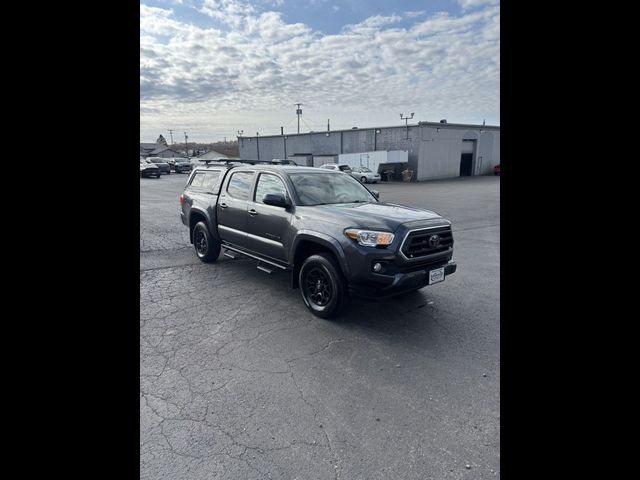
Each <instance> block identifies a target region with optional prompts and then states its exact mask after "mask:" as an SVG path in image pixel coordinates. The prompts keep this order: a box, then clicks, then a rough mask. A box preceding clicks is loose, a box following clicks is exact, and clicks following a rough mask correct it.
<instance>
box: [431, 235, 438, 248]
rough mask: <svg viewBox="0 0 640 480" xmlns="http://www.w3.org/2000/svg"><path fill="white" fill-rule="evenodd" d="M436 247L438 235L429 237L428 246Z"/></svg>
mask: <svg viewBox="0 0 640 480" xmlns="http://www.w3.org/2000/svg"><path fill="white" fill-rule="evenodd" d="M438 245H440V235H431V236H430V237H429V246H430V247H431V248H436V247H437V246H438Z"/></svg>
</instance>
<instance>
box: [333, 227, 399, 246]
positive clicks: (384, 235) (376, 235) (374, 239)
mask: <svg viewBox="0 0 640 480" xmlns="http://www.w3.org/2000/svg"><path fill="white" fill-rule="evenodd" d="M344 234H345V235H346V236H347V237H349V238H351V239H353V240H356V241H357V242H358V243H359V244H360V245H363V246H365V247H375V246H377V245H389V244H390V243H391V242H393V238H394V235H393V233H389V232H374V231H371V230H358V229H356V228H350V229H348V230H345V231H344Z"/></svg>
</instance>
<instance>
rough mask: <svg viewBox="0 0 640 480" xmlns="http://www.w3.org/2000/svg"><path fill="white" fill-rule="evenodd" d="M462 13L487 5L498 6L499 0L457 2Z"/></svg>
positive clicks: (465, 0)
mask: <svg viewBox="0 0 640 480" xmlns="http://www.w3.org/2000/svg"><path fill="white" fill-rule="evenodd" d="M458 3H459V4H460V6H461V7H462V10H463V11H466V10H470V9H472V8H477V7H483V6H487V5H499V4H500V0H458Z"/></svg>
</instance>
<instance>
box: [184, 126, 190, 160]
mask: <svg viewBox="0 0 640 480" xmlns="http://www.w3.org/2000/svg"><path fill="white" fill-rule="evenodd" d="M188 139H189V136H188V135H187V132H184V148H185V150H186V151H187V158H189V144H188V143H187V140H188Z"/></svg>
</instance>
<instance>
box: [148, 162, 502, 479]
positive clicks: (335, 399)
mask: <svg viewBox="0 0 640 480" xmlns="http://www.w3.org/2000/svg"><path fill="white" fill-rule="evenodd" d="M186 179H187V175H181V174H174V173H172V174H171V175H169V176H162V178H160V179H155V178H151V179H146V178H145V179H140V197H141V199H140V471H141V478H143V479H161V478H166V479H205V478H206V479H214V478H215V479H266V478H273V479H301V480H302V479H400V478H403V479H421V480H423V479H485V478H492V479H493V478H499V476H500V473H499V470H500V465H499V464H500V309H499V302H500V294H499V287H500V276H499V273H500V272H499V265H500V204H499V193H500V178H499V177H493V176H485V177H465V178H459V179H453V180H443V181H432V182H426V183H412V184H385V183H382V184H378V185H377V186H376V187H374V188H376V189H377V190H379V192H380V198H381V200H382V201H388V202H396V203H404V204H408V205H412V206H418V207H423V208H428V209H431V210H435V211H436V212H438V213H440V214H441V215H443V216H445V217H447V218H449V219H450V220H451V221H452V222H453V232H454V239H455V247H454V257H453V258H454V260H456V261H457V262H458V271H457V272H456V273H455V274H454V275H452V276H450V277H448V278H447V279H446V281H445V282H443V283H440V284H437V285H434V286H431V287H426V288H424V289H422V290H420V291H419V292H417V293H413V294H407V295H404V296H401V297H398V298H394V299H390V300H385V301H363V300H354V301H353V302H352V303H351V304H350V306H349V307H348V308H347V310H346V312H345V313H344V315H343V317H342V319H341V320H339V321H326V320H321V319H319V318H316V317H314V316H313V315H311V313H309V312H308V311H307V309H306V308H305V306H304V303H303V302H302V299H301V297H300V293H299V291H298V290H292V289H291V288H290V287H289V281H290V280H289V276H288V274H286V273H282V272H279V273H274V274H272V275H267V274H265V273H263V272H261V271H259V270H257V269H256V262H255V261H253V260H250V259H240V258H239V259H236V260H232V259H229V258H227V257H224V256H221V257H220V259H219V260H218V262H217V263H215V264H203V263H200V262H199V261H198V260H197V258H196V257H195V254H194V252H193V249H192V246H191V245H190V244H189V235H188V232H187V229H186V227H184V226H183V225H182V223H181V222H180V217H179V208H180V207H179V204H178V196H179V195H180V193H181V192H182V189H183V187H184V184H185V182H186Z"/></svg>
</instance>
